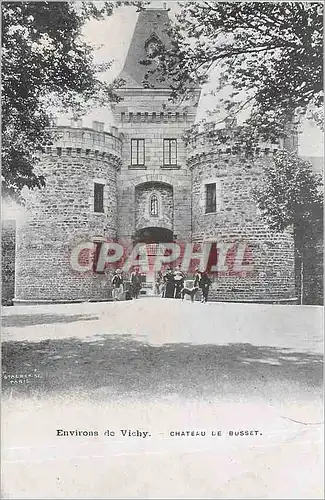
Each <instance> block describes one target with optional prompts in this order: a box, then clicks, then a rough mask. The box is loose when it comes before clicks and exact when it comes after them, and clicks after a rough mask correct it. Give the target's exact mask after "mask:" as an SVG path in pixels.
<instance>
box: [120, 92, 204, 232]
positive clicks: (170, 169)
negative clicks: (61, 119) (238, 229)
mask: <svg viewBox="0 0 325 500" xmlns="http://www.w3.org/2000/svg"><path fill="white" fill-rule="evenodd" d="M122 95H123V99H124V100H123V101H121V102H120V103H119V104H118V105H116V107H115V110H114V116H115V121H116V124H117V125H118V129H119V131H120V132H121V133H122V134H123V156H122V168H121V171H120V172H119V174H118V238H119V239H120V240H126V241H130V240H131V239H132V237H133V235H134V233H135V232H136V229H137V228H136V218H137V214H136V206H135V205H136V204H135V197H136V194H135V193H136V190H138V189H140V188H141V184H143V183H152V182H153V183H163V184H165V185H168V186H169V190H172V191H173V207H174V208H173V221H172V227H168V229H169V228H170V229H172V231H173V233H174V234H175V235H176V237H177V238H178V239H180V240H184V241H190V238H191V217H190V214H191V173H190V172H189V170H188V168H187V164H186V160H187V156H186V148H185V142H184V140H183V133H184V131H185V130H186V129H188V128H189V127H190V126H191V124H192V123H193V122H194V119H195V108H194V106H193V104H194V102H191V103H187V104H182V105H173V104H171V103H170V101H169V100H168V97H169V91H168V90H167V91H166V90H163V89H151V90H148V89H138V90H137V89H133V90H131V89H129V90H126V91H125V92H123V93H122ZM197 98H198V95H195V97H194V101H195V99H197ZM136 138H138V139H144V140H145V164H144V165H143V166H134V165H131V139H136ZM167 138H169V139H176V140H177V164H176V165H173V166H166V165H164V164H163V140H164V139H167ZM148 222H149V221H148ZM169 226H170V224H169Z"/></svg>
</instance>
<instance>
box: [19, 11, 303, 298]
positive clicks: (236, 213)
mask: <svg viewBox="0 0 325 500" xmlns="http://www.w3.org/2000/svg"><path fill="white" fill-rule="evenodd" d="M141 16H142V17H141ZM143 16H144V14H140V15H139V19H142V21H141V23H142V22H144V21H143V19H145V16H144V17H143ZM141 23H140V24H141ZM158 25H159V23H158ZM146 29H149V28H148V27H146V26H144V25H141V29H140V30H139V29H138V28H137V27H136V29H135V35H134V36H136V37H140V38H141V37H143V36H144V33H145V32H146ZM159 29H160V28H159ZM150 34H151V28H150ZM161 36H162V35H161ZM140 41H141V40H140ZM133 43H135V45H132V44H133ZM140 46H141V43H140V42H139V40H136V41H135V42H131V47H130V54H131V55H132V54H133V52H134V50H136V51H137V50H140V49H139V47H140ZM141 50H142V49H141ZM143 50H144V49H143ZM130 54H129V55H128V56H127V60H126V64H125V67H124V69H123V71H122V77H123V78H124V79H125V80H126V85H125V87H123V88H122V89H120V90H119V93H120V96H121V97H122V100H121V101H120V102H118V103H116V104H114V105H113V106H112V111H113V115H114V120H115V123H114V124H111V125H107V124H106V125H105V124H104V123H102V122H93V127H92V128H89V127H82V123H81V122H80V120H79V121H77V122H74V123H73V126H72V127H71V126H70V127H68V126H63V125H61V126H59V125H57V124H56V125H55V126H54V128H52V130H53V131H55V135H54V140H53V144H52V145H51V146H46V148H45V151H44V152H39V158H40V162H39V164H38V166H37V171H38V172H39V173H40V174H43V175H44V176H45V179H46V187H45V188H44V189H40V190H34V191H31V192H28V193H26V195H25V202H26V218H25V219H24V221H22V222H20V224H19V226H18V227H17V236H16V283H15V300H16V302H17V303H20V302H23V301H56V300H58V301H59V300H60V301H70V300H72V301H81V300H103V299H106V300H109V299H110V298H111V295H110V294H111V288H110V278H111V274H112V270H110V272H108V274H107V275H106V274H99V273H96V272H95V271H94V270H93V268H92V267H91V268H90V269H89V270H88V271H87V272H84V273H80V272H78V271H76V270H75V269H73V268H72V266H71V263H70V258H71V252H72V251H73V249H74V248H75V246H76V245H78V244H79V243H80V242H83V241H88V242H89V241H90V242H91V245H94V247H92V250H91V251H90V250H89V251H88V253H87V252H86V254H85V255H83V256H82V259H85V262H86V264H87V263H89V261H90V264H91V265H92V262H93V259H94V255H93V254H94V251H95V246H96V245H97V244H100V242H102V241H105V240H106V239H108V240H110V241H123V242H125V244H127V245H132V244H134V243H135V242H138V241H150V242H153V243H159V242H160V241H166V238H169V241H176V242H179V243H182V244H183V243H204V242H214V243H216V242H217V243H218V242H219V243H220V242H223V243H228V244H229V245H230V249H231V252H232V253H231V252H230V253H231V258H232V267H231V266H230V267H229V269H228V268H227V269H226V271H220V272H218V273H217V274H216V275H214V276H213V284H212V288H211V298H212V300H229V301H230V300H235V301H236V300H238V301H239V300H252V301H253V300H254V301H281V300H294V299H295V278H294V243H293V234H292V232H290V231H285V232H283V233H276V232H274V231H270V230H269V228H268V227H267V226H266V224H265V223H264V222H263V220H262V219H261V217H260V214H259V212H258V210H257V207H256V204H255V202H254V199H253V196H252V189H253V186H254V185H255V183H257V182H259V180H260V178H261V175H263V168H264V167H265V166H267V165H268V164H269V162H271V161H272V159H273V155H274V154H275V153H276V152H277V151H278V150H279V148H280V145H278V144H270V143H263V142H260V143H259V144H257V145H256V147H255V148H254V149H253V150H252V151H247V150H246V148H245V147H243V146H242V145H241V144H239V141H238V139H237V137H236V128H235V127H229V126H227V127H226V128H224V129H216V127H215V124H208V125H206V126H205V128H204V130H203V131H198V130H194V132H193V133H192V134H189V133H188V130H189V129H190V128H191V127H192V126H193V124H194V121H195V117H196V105H197V103H198V101H199V98H200V89H195V90H194V91H193V93H192V96H191V99H188V100H187V101H186V102H179V103H174V102H171V101H170V100H169V96H170V90H169V88H168V85H162V84H161V85H160V83H158V82H156V87H155V88H143V86H142V81H140V80H139V78H140V77H139V74H140V73H141V74H142V72H143V68H139V67H137V68H136V69H135V68H134V66H135V65H136V61H135V59H134V57H133V56H132V57H131V55H130ZM138 80H139V81H138ZM105 126H106V129H107V130H109V132H108V131H104V127H105ZM132 140H133V141H134V142H133V146H131V144H132V142H131V141H132ZM141 141H143V142H141ZM132 147H133V148H134V149H133V150H132ZM209 184H210V185H212V186H214V187H213V189H214V191H213V192H214V193H215V195H214V196H215V201H214V205H213V207H212V209H211V207H210V208H209V210H207V185H209ZM95 185H96V189H98V192H99V193H100V197H99V198H100V199H101V206H100V207H99V208H98V207H97V208H96V210H98V211H95V206H97V205H96V203H95V198H96V196H95ZM101 186H103V187H101ZM96 199H97V198H96ZM97 201H98V200H97ZM150 238H152V239H153V241H151V240H150ZM243 243H244V244H245V245H246V246H247V250H245V252H246V253H244V255H240V254H237V253H236V251H235V250H236V249H238V248H239V245H241V244H243ZM96 248H97V247H96ZM80 258H81V257H80ZM87 259H88V260H87ZM89 259H90V260H89ZM245 259H246V260H247V263H246V264H247V265H249V266H250V268H249V270H247V269H246V270H245V269H244V270H242V271H240V272H237V274H236V273H235V272H234V270H233V268H234V267H236V266H239V267H240V266H241V265H242V264H243V262H244V261H245ZM245 262H246V261H245ZM147 279H148V281H150V280H152V279H153V280H154V276H152V275H151V276H148V277H147Z"/></svg>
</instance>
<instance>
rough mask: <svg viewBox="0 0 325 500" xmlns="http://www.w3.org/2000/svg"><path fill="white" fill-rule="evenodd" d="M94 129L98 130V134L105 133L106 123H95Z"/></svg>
mask: <svg viewBox="0 0 325 500" xmlns="http://www.w3.org/2000/svg"><path fill="white" fill-rule="evenodd" d="M93 129H94V130H96V132H104V122H96V121H93Z"/></svg>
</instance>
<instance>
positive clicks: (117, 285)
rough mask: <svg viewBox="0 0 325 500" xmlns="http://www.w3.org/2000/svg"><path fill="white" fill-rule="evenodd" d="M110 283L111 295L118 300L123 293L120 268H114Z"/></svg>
mask: <svg viewBox="0 0 325 500" xmlns="http://www.w3.org/2000/svg"><path fill="white" fill-rule="evenodd" d="M112 285H113V290H112V297H113V299H114V300H115V301H116V300H120V299H121V298H122V295H123V289H124V287H123V277H122V271H121V269H116V271H115V274H114V276H113V279H112Z"/></svg>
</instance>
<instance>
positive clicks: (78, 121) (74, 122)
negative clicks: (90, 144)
mask: <svg viewBox="0 0 325 500" xmlns="http://www.w3.org/2000/svg"><path fill="white" fill-rule="evenodd" d="M70 123H71V127H75V128H81V127H82V119H81V118H71V120H70Z"/></svg>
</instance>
